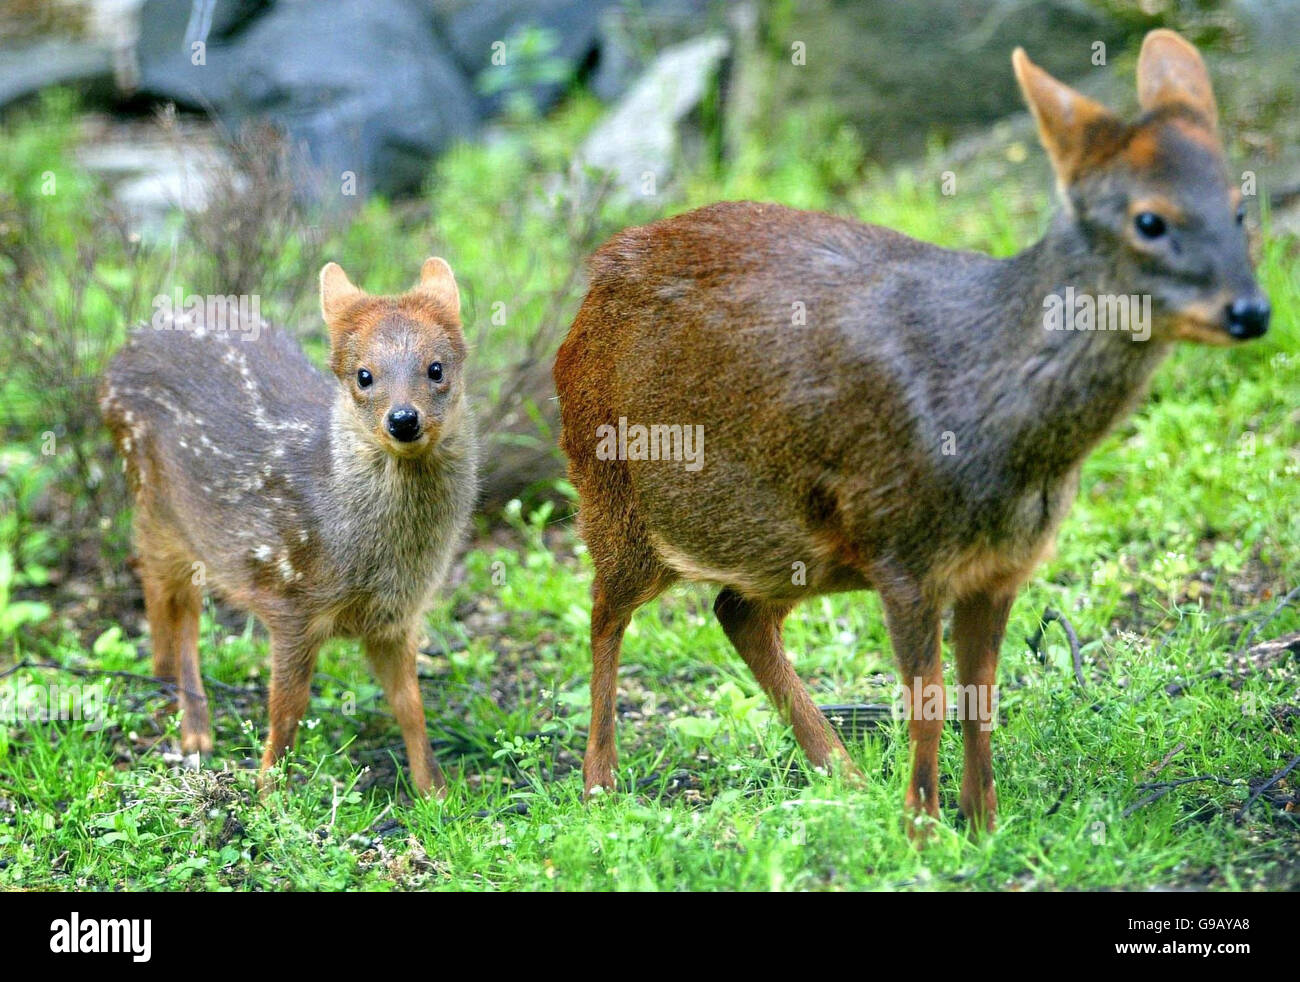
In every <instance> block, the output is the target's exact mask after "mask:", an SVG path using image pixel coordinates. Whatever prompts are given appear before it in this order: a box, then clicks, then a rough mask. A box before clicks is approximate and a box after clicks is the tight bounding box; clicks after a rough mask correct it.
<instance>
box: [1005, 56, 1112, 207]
mask: <svg viewBox="0 0 1300 982" xmlns="http://www.w3.org/2000/svg"><path fill="white" fill-rule="evenodd" d="M1011 65H1012V67H1013V68H1015V70H1016V81H1017V82H1019V83H1020V91H1021V92H1023V93H1024V96H1025V102H1027V103H1028V104H1029V109H1030V111H1031V112H1032V113H1033V114H1034V120H1035V121H1036V122H1037V123H1038V138H1039V140H1041V141H1042V144H1043V149H1045V150H1046V151H1047V156H1048V157H1049V158H1050V159H1051V161H1052V169H1053V170H1054V171H1055V172H1056V178H1057V181H1058V182H1059V183H1060V184H1061V186H1062V187H1063V188H1064V187H1068V186H1069V185H1070V184H1072V183H1073V182H1074V179H1075V178H1076V177H1078V176H1079V173H1080V171H1081V170H1082V169H1083V168H1084V165H1085V164H1086V163H1087V162H1088V161H1089V160H1090V159H1092V158H1093V157H1094V156H1100V153H1101V151H1103V150H1104V149H1105V148H1107V147H1108V146H1109V145H1110V139H1109V138H1110V136H1111V135H1112V134H1115V133H1117V132H1118V131H1119V130H1120V129H1122V128H1123V123H1121V122H1120V120H1119V119H1118V118H1117V117H1116V116H1115V115H1113V114H1112V113H1111V111H1110V110H1109V109H1107V108H1106V107H1105V106H1103V105H1102V104H1101V103H1099V102H1095V101H1094V100H1092V99H1089V98H1088V97H1087V96H1086V95H1083V94H1082V93H1079V92H1076V91H1075V90H1074V89H1072V88H1070V87H1069V86H1068V85H1066V84H1065V83H1064V82H1058V81H1057V80H1056V79H1054V78H1052V76H1051V75H1049V74H1047V72H1045V71H1043V70H1042V69H1041V68H1039V67H1038V66H1037V65H1035V64H1034V63H1033V62H1032V61H1030V60H1029V56H1028V55H1026V54H1025V49H1024V48H1016V50H1015V51H1013V52H1012V54H1011Z"/></svg>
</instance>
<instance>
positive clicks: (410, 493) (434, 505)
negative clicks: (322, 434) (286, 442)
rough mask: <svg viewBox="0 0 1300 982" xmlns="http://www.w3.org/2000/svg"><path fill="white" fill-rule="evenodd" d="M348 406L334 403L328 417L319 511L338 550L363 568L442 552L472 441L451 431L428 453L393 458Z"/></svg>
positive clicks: (466, 476) (468, 474)
mask: <svg viewBox="0 0 1300 982" xmlns="http://www.w3.org/2000/svg"><path fill="white" fill-rule="evenodd" d="M348 400H349V397H348V396H347V395H346V394H342V395H340V397H339V399H338V400H337V401H336V402H335V404H334V407H333V409H332V411H331V417H330V448H329V477H328V484H329V489H330V490H329V494H328V496H327V498H328V501H327V508H328V511H329V512H330V513H331V516H332V518H333V522H332V525H333V529H334V532H335V536H336V538H337V539H339V540H340V543H341V546H340V548H341V549H343V550H344V551H347V552H350V553H354V554H358V555H359V554H365V556H366V557H367V558H368V559H371V560H383V561H387V562H394V563H402V562H403V561H408V560H409V561H413V562H418V561H419V554H420V553H421V551H422V550H425V549H434V550H435V551H437V550H438V549H440V548H441V547H442V545H443V543H442V542H441V538H442V535H443V533H444V531H446V530H448V529H449V528H450V527H451V525H452V524H454V523H453V522H452V521H451V517H452V516H454V515H457V514H458V513H459V512H460V511H462V510H463V502H462V501H461V499H462V498H464V497H465V495H466V492H465V490H464V489H465V487H466V486H467V482H469V481H472V470H473V443H472V440H470V439H467V438H466V437H465V435H464V430H463V428H456V429H455V430H454V431H453V432H450V433H446V434H445V435H444V436H443V438H442V439H441V440H440V441H439V443H438V445H437V446H436V447H434V448H432V449H431V450H429V452H428V453H425V454H422V455H420V456H418V457H411V458H398V457H395V456H393V455H392V454H390V453H388V452H387V451H385V450H384V449H383V448H382V447H380V446H379V445H378V444H377V443H376V442H375V440H374V438H373V437H372V436H371V435H370V434H368V433H367V432H366V431H365V429H364V426H363V424H362V423H361V422H360V421H359V420H358V419H357V417H356V414H355V412H354V411H353V410H352V408H351V406H350V405H349V403H348ZM457 531H459V530H458V528H457Z"/></svg>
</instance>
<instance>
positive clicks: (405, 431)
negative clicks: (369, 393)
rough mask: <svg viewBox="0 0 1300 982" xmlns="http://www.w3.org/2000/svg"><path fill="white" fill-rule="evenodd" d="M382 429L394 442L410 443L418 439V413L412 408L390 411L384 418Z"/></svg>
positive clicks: (404, 407)
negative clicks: (385, 430)
mask: <svg viewBox="0 0 1300 982" xmlns="http://www.w3.org/2000/svg"><path fill="white" fill-rule="evenodd" d="M384 428H385V429H387V430H388V433H389V435H390V436H392V438H393V439H394V440H398V441H400V442H402V443H410V442H411V441H412V440H418V439H419V438H420V411H419V410H418V409H416V408H415V407H414V406H399V407H397V408H396V409H390V410H389V411H388V415H387V416H386V417H385V418H384Z"/></svg>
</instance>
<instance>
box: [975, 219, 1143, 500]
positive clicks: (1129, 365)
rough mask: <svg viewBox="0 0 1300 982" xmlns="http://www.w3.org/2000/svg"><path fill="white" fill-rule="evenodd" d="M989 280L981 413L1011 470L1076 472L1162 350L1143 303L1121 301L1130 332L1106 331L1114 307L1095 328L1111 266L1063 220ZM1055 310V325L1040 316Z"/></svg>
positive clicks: (1028, 476)
mask: <svg viewBox="0 0 1300 982" xmlns="http://www.w3.org/2000/svg"><path fill="white" fill-rule="evenodd" d="M995 280H996V281H997V282H996V285H995V290H996V293H997V294H998V295H999V296H1000V297H1001V307H1000V310H999V314H998V320H999V323H997V324H995V325H990V334H991V336H992V337H991V340H994V341H995V344H993V345H991V346H990V351H989V357H990V359H991V365H993V366H999V367H998V371H997V374H991V376H990V377H991V378H992V384H991V386H990V387H989V391H988V393H987V395H986V397H985V398H984V399H983V400H981V401H982V403H983V405H982V406H981V407H980V408H981V410H982V411H983V412H984V413H985V414H986V416H985V423H986V425H987V426H989V427H994V428H996V429H997V430H998V431H999V432H1001V433H1003V434H1004V437H1003V440H1004V444H1003V447H1002V451H1003V453H1004V454H1005V459H1006V460H1007V461H1008V464H1009V465H1010V467H1011V469H1012V471H1013V473H1015V474H1016V475H1017V476H1019V477H1020V478H1022V479H1023V480H1026V481H1030V482H1032V481H1036V480H1040V479H1042V480H1050V479H1052V478H1054V477H1059V476H1062V475H1064V474H1067V473H1069V472H1071V471H1073V470H1074V469H1076V468H1077V467H1078V465H1079V464H1080V463H1081V462H1082V461H1083V459H1084V457H1086V456H1087V454H1088V453H1089V452H1090V451H1091V450H1092V448H1093V447H1094V446H1095V445H1096V444H1097V442H1098V441H1099V440H1101V439H1102V437H1104V436H1105V435H1106V433H1107V432H1108V431H1109V430H1110V429H1111V428H1112V427H1113V426H1115V425H1116V424H1117V423H1118V422H1119V421H1120V420H1122V419H1123V418H1124V417H1125V416H1126V415H1127V414H1128V413H1129V412H1130V411H1131V410H1132V409H1133V408H1134V407H1135V406H1136V404H1137V403H1138V401H1139V400H1140V399H1141V398H1142V396H1143V394H1144V393H1145V391H1146V386H1147V382H1148V381H1149V379H1150V377H1151V374H1152V372H1154V371H1155V368H1156V366H1157V365H1159V363H1160V361H1161V360H1162V359H1163V358H1164V357H1165V355H1166V354H1167V353H1168V349H1169V345H1168V343H1166V342H1163V341H1157V340H1155V339H1154V338H1152V337H1151V336H1150V333H1149V332H1150V327H1151V315H1150V306H1149V301H1146V307H1145V311H1144V309H1143V304H1144V301H1143V300H1142V298H1140V297H1136V298H1123V299H1121V300H1120V301H1119V303H1120V305H1121V306H1123V307H1125V308H1126V309H1127V313H1128V314H1129V315H1131V316H1130V319H1129V321H1128V327H1129V329H1128V330H1123V329H1111V328H1113V327H1114V324H1113V321H1114V319H1115V318H1114V316H1113V313H1114V311H1115V310H1116V307H1114V306H1113V305H1111V306H1110V311H1109V317H1110V320H1111V321H1112V323H1109V324H1107V325H1105V326H1106V327H1107V328H1108V329H1106V330H1101V329H1098V328H1099V327H1101V326H1102V325H1101V324H1100V315H1098V314H1097V310H1099V309H1100V307H1099V303H1101V302H1105V303H1109V301H1106V299H1105V298H1106V297H1107V296H1108V294H1107V289H1108V287H1109V282H1108V281H1109V280H1110V275H1109V270H1108V269H1107V268H1106V266H1105V265H1104V264H1102V263H1099V262H1098V261H1097V260H1096V258H1094V256H1093V255H1092V253H1091V251H1090V250H1089V249H1088V248H1087V244H1086V243H1085V242H1084V241H1083V238H1082V235H1081V233H1080V232H1079V231H1078V230H1077V228H1076V226H1074V224H1073V223H1072V222H1068V221H1065V220H1064V219H1063V218H1062V216H1058V217H1057V220H1056V221H1055V222H1054V223H1053V225H1052V227H1051V228H1050V229H1049V231H1048V232H1047V234H1046V235H1045V236H1044V237H1043V239H1042V240H1041V241H1040V242H1038V243H1037V244H1036V245H1034V246H1032V247H1030V248H1029V249H1027V250H1025V251H1024V252H1022V253H1020V254H1019V255H1017V256H1014V257H1012V258H1010V259H1007V260H1004V261H1003V262H1002V264H1001V265H1000V269H999V272H998V274H997V276H996V277H995ZM1049 298H1050V299H1049ZM1083 298H1091V300H1092V303H1093V305H1094V311H1093V313H1094V316H1093V323H1092V329H1083V325H1084V324H1085V323H1086V321H1085V320H1084V314H1083V313H1082V312H1081V311H1082V310H1086V306H1087V302H1088V301H1087V300H1085V299H1083ZM1053 308H1055V309H1056V310H1059V311H1060V313H1061V315H1062V320H1061V321H1060V322H1059V323H1054V322H1051V321H1049V320H1048V319H1047V315H1048V314H1049V312H1050V311H1051V310H1052V309H1053ZM995 309H998V308H995ZM1143 318H1145V322H1144V320H1143ZM1144 323H1145V326H1144ZM1008 354H1011V357H1010V358H1008Z"/></svg>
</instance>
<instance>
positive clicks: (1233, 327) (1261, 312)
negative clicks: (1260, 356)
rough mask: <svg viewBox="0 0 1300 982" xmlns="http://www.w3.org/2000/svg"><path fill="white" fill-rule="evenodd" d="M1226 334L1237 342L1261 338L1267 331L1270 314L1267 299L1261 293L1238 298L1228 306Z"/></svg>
mask: <svg viewBox="0 0 1300 982" xmlns="http://www.w3.org/2000/svg"><path fill="white" fill-rule="evenodd" d="M1226 313H1227V318H1228V333H1229V334H1231V335H1232V336H1233V337H1234V338H1236V339H1237V340H1238V341H1249V340H1250V339H1251V338H1257V337H1261V336H1262V335H1263V334H1264V332H1265V331H1267V330H1268V319H1269V316H1270V314H1271V313H1272V310H1271V308H1270V307H1269V304H1268V297H1266V296H1264V294H1262V293H1255V294H1250V295H1247V296H1244V297H1238V298H1237V299H1236V300H1234V301H1232V303H1230V304H1228V309H1227V311H1226Z"/></svg>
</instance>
